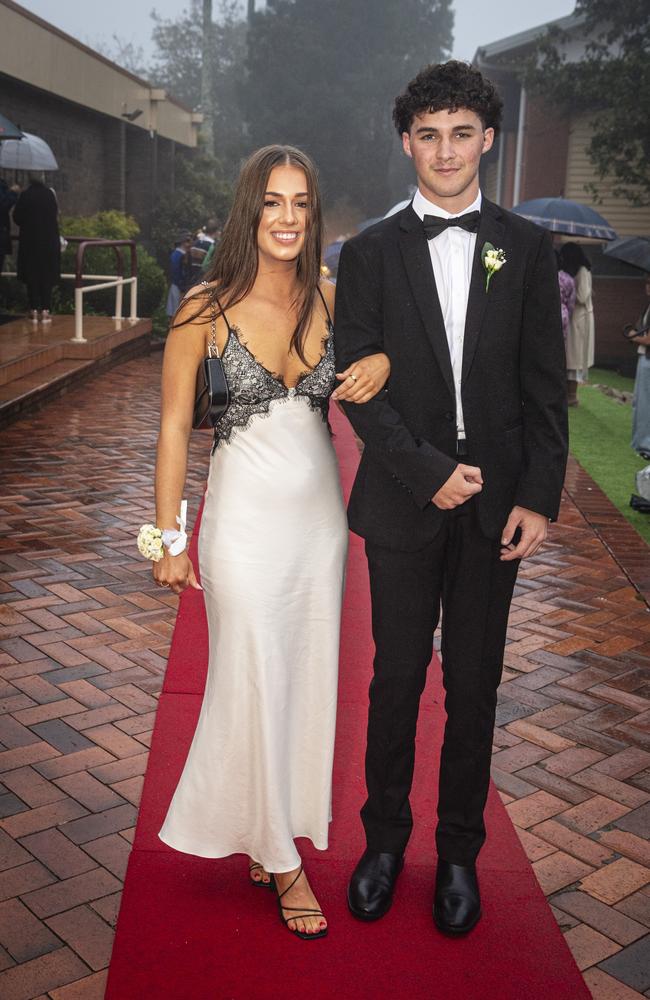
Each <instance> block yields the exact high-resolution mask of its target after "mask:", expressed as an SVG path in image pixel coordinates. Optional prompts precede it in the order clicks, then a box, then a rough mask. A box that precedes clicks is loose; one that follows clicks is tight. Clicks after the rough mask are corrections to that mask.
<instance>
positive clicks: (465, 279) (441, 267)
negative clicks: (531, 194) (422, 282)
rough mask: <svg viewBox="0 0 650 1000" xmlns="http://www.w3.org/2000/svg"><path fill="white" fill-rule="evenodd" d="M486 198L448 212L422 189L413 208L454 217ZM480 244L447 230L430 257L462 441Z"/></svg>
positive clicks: (420, 212) (461, 232)
mask: <svg viewBox="0 0 650 1000" xmlns="http://www.w3.org/2000/svg"><path fill="white" fill-rule="evenodd" d="M482 200H483V198H482V195H481V192H480V191H479V193H478V195H477V197H476V199H475V200H474V201H473V202H472V204H471V205H468V206H467V208H464V209H463V211H462V212H447V211H445V209H444V208H440V206H439V205H436V204H434V202H432V201H429V200H428V199H427V198H425V197H424V195H423V194H422V193H421V191H420V189H419V188H418V190H417V191H416V192H415V195H414V197H413V211H414V212H415V214H416V215H417V216H419V218H420V219H423V218H424V216H425V215H438V216H440V217H441V218H443V219H452V218H454V217H455V216H458V215H466V214H467V213H468V212H480V210H481V202H482ZM475 247H476V233H470V232H468V231H467V230H466V229H461V228H460V226H454V227H452V228H450V229H445V230H443V232H442V233H440V234H439V235H438V236H436V237H435V239H432V240H429V256H430V257H431V266H432V267H433V276H434V278H435V282H436V288H437V290H438V298H439V299H440V308H441V310H442V316H443V319H444V321H445V331H446V333H447V344H448V345H449V357H450V358H451V368H452V371H453V373H454V387H455V390H456V434H457V436H458V438H459V439H460V440H464V438H465V424H464V421H463V401H462V397H461V391H460V387H461V378H462V368H463V342H464V339H465V316H466V314H467V299H468V298H469V285H470V281H471V277H472V263H473V261H474V249H475Z"/></svg>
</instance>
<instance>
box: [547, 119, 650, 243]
mask: <svg viewBox="0 0 650 1000" xmlns="http://www.w3.org/2000/svg"><path fill="white" fill-rule="evenodd" d="M592 117H593V115H583V116H580V117H575V118H573V119H572V121H571V124H570V127H569V148H568V155H567V164H566V183H565V190H564V196H565V197H566V198H572V199H573V200H574V201H581V202H583V204H587V205H591V206H592V207H593V208H594V209H595V210H596V211H597V212H599V213H600V214H601V215H602V216H603V218H605V219H607V221H608V222H609V224H610V226H611V227H612V228H613V229H615V230H616V232H617V233H618V235H619V236H647V235H650V206H646V207H644V208H637V207H635V206H634V205H632V204H630V202H629V201H626V200H625V199H623V198H620V197H617V196H616V195H614V194H612V185H611V184H609V183H605V182H603V181H601V180H599V178H598V176H597V174H596V170H595V168H594V166H593V164H592V162H591V160H590V159H589V156H588V155H587V147H588V146H589V142H590V140H591V131H592V130H591V126H590V124H589V123H590V121H591V118H592ZM590 183H593V184H596V186H597V188H598V191H599V195H600V197H601V198H602V201H601V202H599V203H597V202H596V201H595V200H594V197H593V195H592V194H590V193H589V191H588V190H586V188H587V186H588V185H589V184H590Z"/></svg>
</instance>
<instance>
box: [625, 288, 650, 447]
mask: <svg viewBox="0 0 650 1000" xmlns="http://www.w3.org/2000/svg"><path fill="white" fill-rule="evenodd" d="M645 293H646V295H647V297H648V301H647V302H646V304H645V308H644V309H643V310H642V312H641V315H640V316H639V319H638V321H637V323H636V325H635V326H634V327H632V328H627V329H628V330H629V332H627V330H626V336H627V337H628V338H629V339H630V340H631V341H632V343H633V344H637V345H638V352H639V359H638V361H637V365H636V378H635V380H634V403H633V417H632V447H633V448H634V450H635V451H636V452H638V453H639V455H640V456H641V458H645V459H647V460H648V461H650V274H646V279H645Z"/></svg>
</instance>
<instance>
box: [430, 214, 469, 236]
mask: <svg viewBox="0 0 650 1000" xmlns="http://www.w3.org/2000/svg"><path fill="white" fill-rule="evenodd" d="M480 218H481V213H480V212H467V213H466V214H465V215H457V216H456V218H455V219H443V218H442V217H441V216H439V215H425V216H424V218H423V219H422V228H423V229H424V234H425V236H426V238H427V239H428V240H432V239H434V238H435V237H436V236H440V233H444V231H445V229H449V228H450V226H460V228H461V229H466V230H467V232H468V233H475V232H476V231H477V230H478V224H479V220H480Z"/></svg>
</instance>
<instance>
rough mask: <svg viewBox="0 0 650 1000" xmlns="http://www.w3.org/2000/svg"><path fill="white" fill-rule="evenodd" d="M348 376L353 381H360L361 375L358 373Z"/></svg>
mask: <svg viewBox="0 0 650 1000" xmlns="http://www.w3.org/2000/svg"><path fill="white" fill-rule="evenodd" d="M348 378H351V379H352V381H353V382H358V381H359V376H358V375H348Z"/></svg>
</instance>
